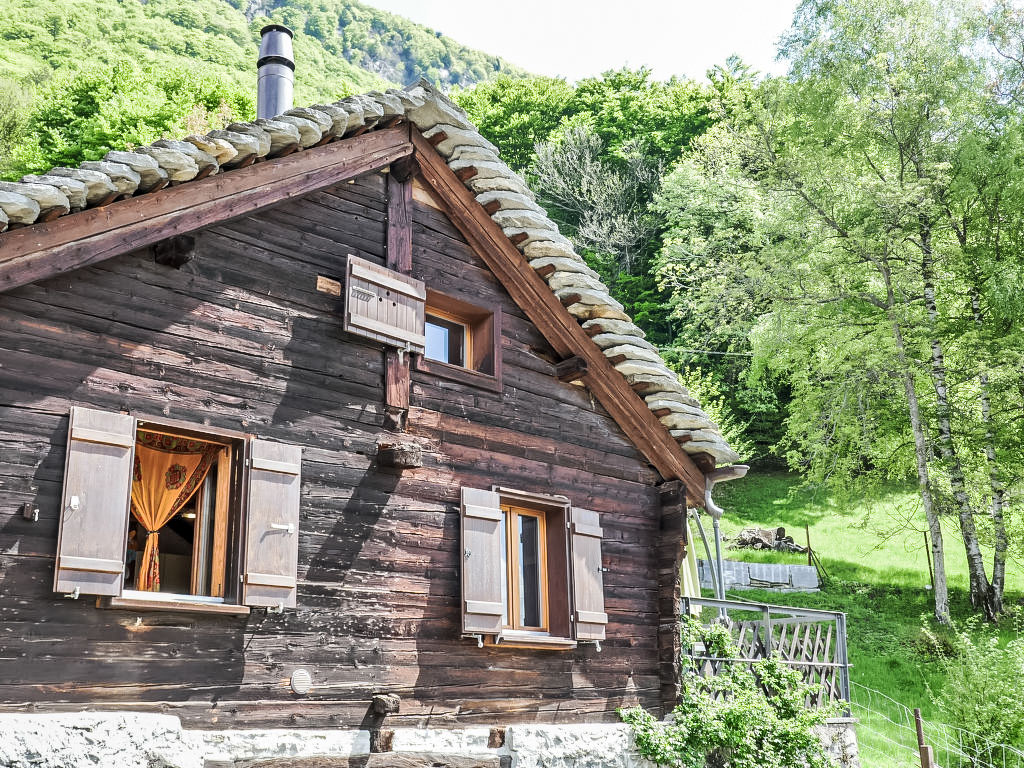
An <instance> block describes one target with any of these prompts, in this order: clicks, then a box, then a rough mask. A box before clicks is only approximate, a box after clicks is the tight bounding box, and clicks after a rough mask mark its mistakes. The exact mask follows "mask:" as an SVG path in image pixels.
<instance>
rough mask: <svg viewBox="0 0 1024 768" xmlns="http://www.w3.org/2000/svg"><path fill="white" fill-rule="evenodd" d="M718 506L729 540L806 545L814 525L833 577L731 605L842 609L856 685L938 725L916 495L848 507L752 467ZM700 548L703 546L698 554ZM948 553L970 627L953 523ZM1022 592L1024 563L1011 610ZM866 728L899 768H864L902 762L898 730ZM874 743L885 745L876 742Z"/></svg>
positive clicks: (957, 616) (744, 555)
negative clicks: (762, 537) (769, 533)
mask: <svg viewBox="0 0 1024 768" xmlns="http://www.w3.org/2000/svg"><path fill="white" fill-rule="evenodd" d="M715 500H716V501H717V502H718V504H719V505H720V506H722V507H723V508H724V509H725V515H724V517H723V518H722V530H723V533H724V534H725V535H727V536H732V535H734V534H735V533H736V532H738V531H739V530H740V529H742V528H745V527H750V526H757V527H761V528H776V527H779V526H783V527H785V528H786V529H787V533H788V534H789V535H791V536H793V537H794V539H795V540H796V541H797V542H798V543H801V544H802V543H804V537H805V533H804V526H808V528H809V531H810V539H811V545H812V547H813V548H814V550H815V551H816V552H817V554H818V556H819V558H820V559H821V561H822V563H823V565H824V567H825V569H826V571H827V572H828V575H829V577H830V578H829V580H828V581H827V582H826V584H825V586H824V588H823V589H822V591H821V592H818V593H780V592H772V591H767V590H743V591H735V592H730V593H729V597H730V598H733V599H738V600H748V601H754V602H766V603H775V604H779V605H795V606H803V607H808V608H822V609H826V610H833V611H843V612H844V613H846V614H847V627H848V630H847V632H848V645H849V657H850V662H851V664H852V669H851V671H850V675H851V679H852V681H853V682H855V683H859V684H861V685H863V686H867V687H868V688H872V689H875V690H877V691H881V692H882V693H884V694H886V695H887V696H890V697H891V698H893V699H895V700H897V701H899V702H901V703H902V704H904V705H906V706H907V707H910V708H911V709H912V708H914V707H920V708H921V710H922V713H923V715H924V717H925V718H926V719H932V720H938V719H940V717H941V716H940V713H938V712H936V711H935V709H934V707H933V706H932V703H931V699H930V697H929V694H928V685H931V686H932V687H933V688H938V687H940V686H941V685H942V674H941V671H940V667H939V665H938V664H937V663H936V660H935V654H934V650H933V646H932V643H931V642H930V641H929V640H928V639H927V637H926V635H925V634H924V633H923V631H922V627H923V626H925V625H926V624H927V625H928V626H930V627H932V628H934V627H935V623H934V621H932V620H931V618H930V617H931V612H932V608H933V602H932V593H931V591H930V590H929V589H928V587H929V577H928V563H927V560H926V554H925V546H924V535H923V531H924V529H925V521H924V514H923V512H922V511H921V509H920V503H919V499H918V497H917V494H916V490H915V489H914V488H912V487H911V488H908V487H905V486H898V485H893V486H891V487H890V488H888V489H886V490H885V491H883V492H880V493H878V494H876V495H875V496H873V497H871V498H865V499H862V500H860V501H857V502H854V503H845V502H844V503H841V502H838V501H837V500H836V499H835V498H833V497H832V496H830V495H829V494H827V493H825V492H823V491H820V490H819V491H815V490H813V489H808V488H805V487H802V486H801V484H800V480H799V478H797V477H795V476H794V475H791V474H788V473H784V472H771V471H758V470H756V469H752V470H751V473H750V475H749V476H748V477H747V478H744V479H742V480H737V481H735V482H732V483H729V484H728V485H723V486H720V487H719V489H718V490H717V491H716V493H715ZM698 546H699V545H698ZM702 551H703V550H702V547H701V548H700V549H699V553H702ZM945 551H946V567H947V573H948V577H949V586H950V602H951V612H952V615H953V618H954V621H962V620H963V619H966V618H967V617H968V616H970V615H971V614H972V609H971V606H970V603H969V601H968V596H967V585H968V580H967V567H966V559H965V557H964V550H963V544H962V542H961V540H960V537H959V531H958V529H957V528H956V527H955V526H954V525H952V524H950V525H949V526H948V527H947V528H946V529H945ZM699 556H700V554H699ZM725 556H726V557H729V558H733V559H737V560H739V559H742V560H756V561H761V562H793V563H806V562H807V559H806V555H797V554H782V553H775V552H764V551H751V550H728V549H726V550H725ZM989 560H990V556H989ZM1022 589H1024V569H1022V567H1021V564H1020V563H1017V562H1014V563H1011V564H1010V566H1009V568H1008V574H1007V595H1006V598H1007V599H1006V602H1007V605H1010V604H1014V603H1020V601H1021V598H1022ZM1003 631H1004V632H1005V634H1006V636H1007V637H1008V636H1009V633H1010V632H1011V630H1010V628H1009V627H1006V628H1005V629H1004V630H1003ZM941 634H942V633H941V632H940V635H941ZM854 698H855V700H856V698H857V696H856V691H855V696H854ZM865 725H866V726H868V725H869V726H871V727H870V728H863V729H862V730H861V733H860V734H859V736H860V738H861V741H862V742H865V740H867V742H868V743H866V744H865V746H868V747H873V749H872V752H873V753H882V754H885V753H886V752H887V750H888V751H889V752H892V753H893V760H892V761H883V760H880V759H879V758H878V755H877V754H874V758H875V759H873V760H872V761H871V762H867V761H866V762H865V765H866V766H875V765H902V764H903V763H902V762H899V761H897V760H896V759H895V757H896V752H897V751H898V750H897V749H896V748H895V746H893V745H891V744H887V743H885V738H886V736H892V737H895V736H896V734H895V733H894V732H893V731H894V729H893V728H892V727H891V726H888V725H887V724H885V723H884V722H870V723H865ZM887 728H888V730H887ZM872 731H874V732H875V734H876V735H874V736H873V735H872V733H871V732H872ZM878 734H881V735H878ZM872 739H875V740H876V741H879V740H880V741H879V743H877V744H871V743H870V742H871V740H872ZM867 756H868V755H867V754H865V757H867Z"/></svg>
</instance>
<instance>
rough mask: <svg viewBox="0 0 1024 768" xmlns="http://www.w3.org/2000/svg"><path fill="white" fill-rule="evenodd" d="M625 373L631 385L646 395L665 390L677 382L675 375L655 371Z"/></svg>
mask: <svg viewBox="0 0 1024 768" xmlns="http://www.w3.org/2000/svg"><path fill="white" fill-rule="evenodd" d="M624 375H625V377H626V381H627V382H629V385H630V386H631V387H633V388H634V389H637V390H638V391H640V392H641V393H642V394H644V395H647V394H649V393H651V392H664V391H665V390H667V389H669V388H670V387H672V385H673V384H675V383H676V380H675V377H674V376H665V375H659V374H654V373H627V374H624Z"/></svg>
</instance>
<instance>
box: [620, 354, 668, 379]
mask: <svg viewBox="0 0 1024 768" xmlns="http://www.w3.org/2000/svg"><path fill="white" fill-rule="evenodd" d="M615 370H617V371H618V372H619V373H621V374H622V375H623V376H629V375H630V374H634V373H638V374H648V375H651V376H665V377H668V378H670V379H675V378H676V373H675V371H672V370H670V369H669V368H668V366H666V365H665V363H664V362H662V361H661V358H660V357H659V358H658V360H623V361H622V362H621V363H616V364H615Z"/></svg>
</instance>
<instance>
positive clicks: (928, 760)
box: [914, 707, 935, 768]
mask: <svg viewBox="0 0 1024 768" xmlns="http://www.w3.org/2000/svg"><path fill="white" fill-rule="evenodd" d="M914 726H915V727H916V729H917V751H918V752H919V753H920V755H921V768H935V753H934V752H933V751H932V748H931V747H929V746H928V745H927V744H925V743H924V722H923V721H922V720H921V709H920V708H919V707H915V708H914Z"/></svg>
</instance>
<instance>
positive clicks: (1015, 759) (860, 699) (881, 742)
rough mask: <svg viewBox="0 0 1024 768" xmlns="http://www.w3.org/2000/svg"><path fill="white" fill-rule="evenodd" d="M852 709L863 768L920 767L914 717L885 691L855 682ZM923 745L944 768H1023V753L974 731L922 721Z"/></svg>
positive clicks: (853, 684) (852, 686)
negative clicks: (929, 748) (855, 719)
mask: <svg viewBox="0 0 1024 768" xmlns="http://www.w3.org/2000/svg"><path fill="white" fill-rule="evenodd" d="M850 694H851V698H850V710H851V713H852V714H853V716H854V717H855V718H857V743H858V746H859V749H860V756H861V765H862V766H864V768H920V767H921V765H922V762H921V752H920V749H919V747H918V733H917V723H916V722H915V718H914V712H913V710H911V709H910V708H908V707H907V706H905V705H904V704H901V703H900V702H898V701H896V700H895V699H893V698H890V697H889V696H886V695H885V694H884V693H882V692H881V691H876V690H874V689H873V688H868V687H866V686H863V685H860V684H858V683H855V682H854V683H852V684H851V688H850ZM921 726H922V733H923V736H924V743H925V744H927V745H928V746H930V747H931V748H932V750H933V751H934V764H935V765H936V766H940V767H941V768H1024V751H1022V750H1020V749H1018V748H1016V747H1011V746H1009V745H1007V744H998V743H996V742H994V741H991V740H989V739H986V738H985V737H984V736H979V735H978V734H976V733H972V732H971V731H967V730H964V729H963V728H957V727H956V726H953V725H946V724H944V723H935V722H929V721H927V720H922V721H921Z"/></svg>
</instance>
